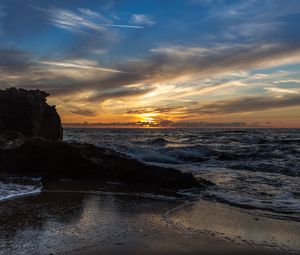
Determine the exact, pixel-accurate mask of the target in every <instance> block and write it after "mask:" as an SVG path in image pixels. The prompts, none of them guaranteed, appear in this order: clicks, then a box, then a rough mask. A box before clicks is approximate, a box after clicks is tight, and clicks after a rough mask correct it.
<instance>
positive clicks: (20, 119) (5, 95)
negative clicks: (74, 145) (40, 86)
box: [0, 88, 63, 140]
mask: <svg viewBox="0 0 300 255" xmlns="http://www.w3.org/2000/svg"><path fill="white" fill-rule="evenodd" d="M48 95H49V94H48V93H46V92H43V91H40V90H25V89H16V88H10V89H6V90H0V132H1V131H16V132H20V133H22V134H23V135H24V136H27V137H33V136H40V137H44V138H46V139H50V140H59V139H62V132H63V131H62V126H61V121H60V117H59V115H58V113H57V112H56V109H55V106H50V105H48V104H47V102H46V97H47V96H48Z"/></svg>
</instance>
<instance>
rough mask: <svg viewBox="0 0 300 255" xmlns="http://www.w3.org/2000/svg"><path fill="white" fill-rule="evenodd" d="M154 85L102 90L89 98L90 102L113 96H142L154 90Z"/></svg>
mask: <svg viewBox="0 0 300 255" xmlns="http://www.w3.org/2000/svg"><path fill="white" fill-rule="evenodd" d="M153 89H154V88H153V87H151V86H150V87H145V88H119V89H115V90H105V89H104V90H103V91H101V92H97V93H95V94H94V95H92V96H90V97H89V98H88V99H87V100H88V101H90V102H96V101H99V102H101V101H104V100H106V99H112V98H121V97H132V96H141V95H144V94H147V93H148V92H150V91H152V90H153Z"/></svg>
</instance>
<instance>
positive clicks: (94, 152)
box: [0, 138, 207, 190]
mask: <svg viewBox="0 0 300 255" xmlns="http://www.w3.org/2000/svg"><path fill="white" fill-rule="evenodd" d="M0 173H4V174H7V175H11V176H15V175H17V176H41V177H43V178H45V179H64V178H71V179H75V180H76V179H77V180H78V179H79V180H83V179H95V178H96V179H98V180H102V181H107V180H111V181H120V182H123V183H126V184H138V185H141V184H147V186H155V187H159V188H170V189H175V190H177V189H183V188H191V187H196V186H198V187H199V186H200V184H199V183H198V182H197V181H196V180H195V178H194V177H193V175H192V174H188V173H182V172H180V171H178V170H176V169H172V168H164V167H159V166H152V165H148V164H145V163H142V162H140V161H138V160H135V159H133V158H130V157H128V156H126V155H123V154H120V153H117V152H115V151H113V150H111V149H107V148H99V147H96V146H94V145H90V144H79V143H66V142H61V141H50V140H45V139H42V138H31V139H27V140H25V141H24V142H23V143H22V144H21V145H18V146H16V147H12V148H9V149H2V150H1V149H0ZM203 184H205V185H206V184H207V183H203Z"/></svg>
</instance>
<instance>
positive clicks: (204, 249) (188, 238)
mask: <svg viewBox="0 0 300 255" xmlns="http://www.w3.org/2000/svg"><path fill="white" fill-rule="evenodd" d="M299 241H300V223H298V222H292V221H285V220H279V219H270V218H267V217H263V216H258V215H256V214H253V212H251V213H250V214H249V211H247V210H245V209H239V208H234V207H231V206H228V205H225V204H220V203H214V202H208V201H204V200H200V201H196V202H184V201H167V200H157V199H151V198H144V197H137V196H128V195H121V194H119V195H116V194H104V193H103V194H99V193H97V192H92V191H84V192H82V193H80V192H75V191H57V190H56V191H55V190H48V191H44V192H42V193H40V194H37V195H32V196H28V197H22V198H17V199H14V200H8V201H3V202H1V203H0V254H78V255H81V254H297V253H300V242H299Z"/></svg>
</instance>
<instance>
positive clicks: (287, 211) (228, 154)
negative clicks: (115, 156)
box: [64, 129, 300, 220]
mask: <svg viewBox="0 0 300 255" xmlns="http://www.w3.org/2000/svg"><path fill="white" fill-rule="evenodd" d="M64 137H65V138H64V139H65V140H66V141H80V142H88V143H92V144H95V145H97V146H101V147H110V148H113V149H115V150H117V151H119V152H122V153H125V154H127V155H130V156H132V157H135V158H137V159H139V160H142V161H144V162H147V163H151V164H157V165H162V166H171V167H174V168H177V169H180V170H182V171H185V172H192V173H193V174H194V175H195V176H198V177H202V178H205V179H207V180H210V181H212V182H214V183H215V184H216V186H214V187H212V188H210V189H209V190H207V192H206V194H205V196H206V198H207V199H210V200H218V201H222V202H224V203H230V204H232V205H236V206H242V207H247V208H256V209H261V210H264V211H266V212H267V214H268V215H270V216H274V217H279V218H286V219H293V220H300V160H299V158H300V129H237V130H236V129H65V132H64Z"/></svg>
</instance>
